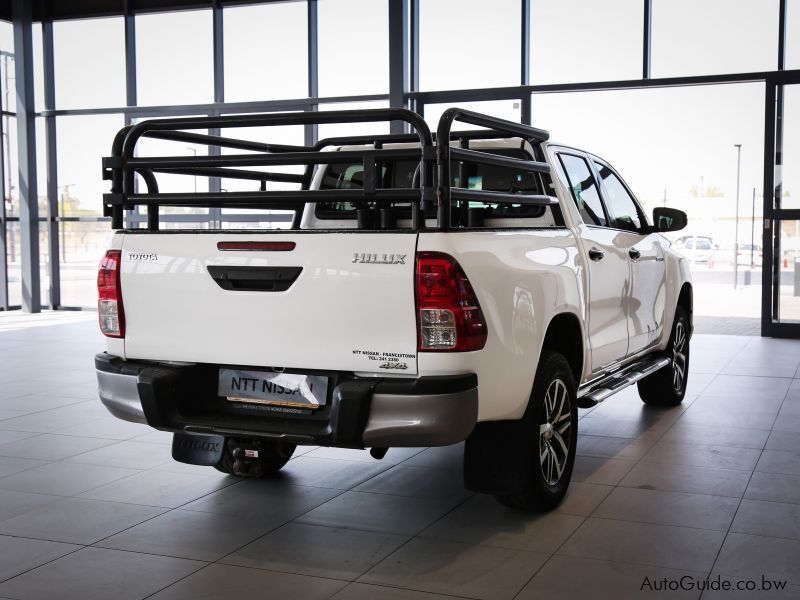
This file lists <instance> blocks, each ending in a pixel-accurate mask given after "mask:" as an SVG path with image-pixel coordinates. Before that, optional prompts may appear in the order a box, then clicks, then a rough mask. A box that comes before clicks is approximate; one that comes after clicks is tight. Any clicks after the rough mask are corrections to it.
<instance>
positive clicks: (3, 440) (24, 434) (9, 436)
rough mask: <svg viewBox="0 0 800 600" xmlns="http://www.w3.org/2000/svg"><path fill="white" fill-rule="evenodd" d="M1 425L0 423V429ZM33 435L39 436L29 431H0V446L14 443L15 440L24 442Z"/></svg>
mask: <svg viewBox="0 0 800 600" xmlns="http://www.w3.org/2000/svg"><path fill="white" fill-rule="evenodd" d="M2 425H3V424H2V423H0V427H2ZM35 435H39V434H37V433H32V432H30V431H7V430H5V429H0V444H8V443H9V442H16V441H17V440H24V439H25V438H29V437H33V436H35Z"/></svg>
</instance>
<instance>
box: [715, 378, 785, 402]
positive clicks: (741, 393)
mask: <svg viewBox="0 0 800 600" xmlns="http://www.w3.org/2000/svg"><path fill="white" fill-rule="evenodd" d="M791 381H792V380H791V379H788V378H778V377H750V376H742V375H718V376H717V377H715V378H714V381H712V382H711V383H710V384H709V385H708V387H707V388H706V389H705V390H703V396H722V397H727V398H740V397H748V396H749V397H756V398H763V399H764V400H772V399H781V400H782V399H783V398H784V397H785V396H786V392H787V391H788V390H789V384H790V383H791Z"/></svg>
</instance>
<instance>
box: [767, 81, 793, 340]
mask: <svg viewBox="0 0 800 600" xmlns="http://www.w3.org/2000/svg"><path fill="white" fill-rule="evenodd" d="M765 116H766V118H765V129H764V140H765V143H764V226H763V227H764V229H763V233H764V255H763V261H764V268H763V270H762V276H763V287H762V294H763V297H762V307H761V333H762V335H765V336H770V337H793V338H794V337H797V338H800V77H799V76H798V75H797V73H796V72H795V73H794V74H792V73H778V74H775V75H773V76H772V77H770V78H769V79H767V82H766V115H765Z"/></svg>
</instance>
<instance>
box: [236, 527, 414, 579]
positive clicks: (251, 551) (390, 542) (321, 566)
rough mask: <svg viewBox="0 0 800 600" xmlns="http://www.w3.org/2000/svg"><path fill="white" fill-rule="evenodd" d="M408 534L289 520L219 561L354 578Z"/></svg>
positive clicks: (392, 550) (406, 538)
mask: <svg viewBox="0 0 800 600" xmlns="http://www.w3.org/2000/svg"><path fill="white" fill-rule="evenodd" d="M408 539H409V538H408V537H407V536H402V535H395V534H389V533H378V532H375V531H361V530H356V529H336V528H332V527H323V526H320V525H306V524H303V523H289V524H287V525H284V526H283V527H281V528H279V529H276V530H275V531H272V532H270V533H268V534H266V535H264V536H263V537H260V538H259V539H257V540H255V541H254V542H252V543H250V544H248V545H247V546H244V547H243V548H240V549H239V550H237V551H236V552H234V553H233V554H231V555H230V556H227V557H225V558H224V559H222V561H221V562H223V563H226V564H232V565H239V566H241V567H255V568H260V569H268V570H270V571H281V572H284V573H297V574H300V575H313V576H316V577H327V578H330V579H347V580H350V581H352V580H355V579H356V578H357V577H359V576H360V575H362V574H363V573H365V572H366V571H367V570H369V569H370V568H371V567H373V566H375V565H376V564H378V563H379V562H380V561H381V560H383V559H384V558H386V557H387V556H388V555H389V554H391V553H392V552H394V551H395V550H396V549H397V548H398V547H400V545H402V544H403V543H405V542H406V541H408Z"/></svg>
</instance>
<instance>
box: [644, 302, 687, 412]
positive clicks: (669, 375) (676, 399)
mask: <svg viewBox="0 0 800 600" xmlns="http://www.w3.org/2000/svg"><path fill="white" fill-rule="evenodd" d="M667 355H668V356H669V357H670V359H671V361H672V362H671V363H670V364H669V365H667V366H666V367H664V368H663V369H659V370H658V371H656V372H655V373H653V374H652V375H648V376H647V377H645V378H644V379H642V380H641V381H639V383H638V384H637V385H638V386H639V397H640V398H641V399H642V401H643V402H644V403H645V404H651V405H653V406H677V405H678V404H680V403H681V402H682V401H683V398H684V396H686V384H687V382H688V379H689V317H688V316H687V314H686V311H685V310H684V309H683V307H681V306H679V307H678V308H676V309H675V320H674V322H673V323H672V333H671V334H670V337H669V343H668V345H667Z"/></svg>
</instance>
